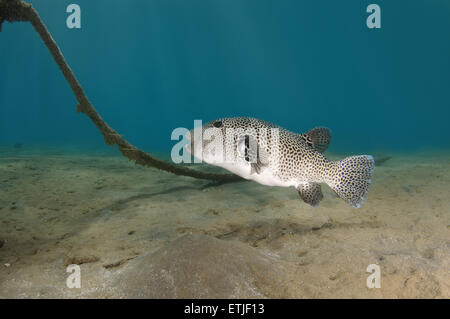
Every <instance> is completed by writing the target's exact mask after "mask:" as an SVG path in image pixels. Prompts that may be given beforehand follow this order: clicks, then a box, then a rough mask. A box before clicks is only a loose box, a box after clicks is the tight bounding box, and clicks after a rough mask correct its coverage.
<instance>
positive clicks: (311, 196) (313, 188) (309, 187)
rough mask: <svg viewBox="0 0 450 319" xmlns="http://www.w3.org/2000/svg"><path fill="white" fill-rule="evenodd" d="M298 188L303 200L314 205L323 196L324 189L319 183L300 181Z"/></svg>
mask: <svg viewBox="0 0 450 319" xmlns="http://www.w3.org/2000/svg"><path fill="white" fill-rule="evenodd" d="M296 188H297V191H298V194H299V195H300V197H301V198H302V199H303V201H304V202H305V203H307V204H309V205H311V206H313V207H314V206H317V204H319V202H320V201H321V200H322V198H323V194H322V189H321V188H320V185H319V184H316V183H300V184H299V185H298V186H297V187H296Z"/></svg>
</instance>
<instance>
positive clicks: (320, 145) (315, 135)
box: [301, 127, 331, 153]
mask: <svg viewBox="0 0 450 319" xmlns="http://www.w3.org/2000/svg"><path fill="white" fill-rule="evenodd" d="M301 136H302V138H303V139H304V140H305V142H306V143H307V144H308V145H309V146H311V147H312V148H314V149H315V150H316V151H318V152H320V153H323V152H325V150H326V149H327V148H328V146H329V145H330V142H331V131H330V129H329V128H326V127H315V128H313V129H312V130H309V131H308V132H306V133H303V134H302V135H301Z"/></svg>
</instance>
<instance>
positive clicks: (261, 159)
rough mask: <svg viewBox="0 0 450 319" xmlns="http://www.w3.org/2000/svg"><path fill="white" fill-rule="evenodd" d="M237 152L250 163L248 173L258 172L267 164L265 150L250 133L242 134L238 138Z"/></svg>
mask: <svg viewBox="0 0 450 319" xmlns="http://www.w3.org/2000/svg"><path fill="white" fill-rule="evenodd" d="M238 153H239V156H241V157H242V158H243V159H244V160H245V161H246V162H247V163H249V164H250V168H251V171H250V174H255V173H256V174H260V173H261V170H262V169H263V168H264V167H265V166H267V153H266V151H265V150H264V148H262V147H261V146H260V145H259V144H258V142H257V140H256V138H255V137H253V136H251V135H242V136H240V137H239V138H238Z"/></svg>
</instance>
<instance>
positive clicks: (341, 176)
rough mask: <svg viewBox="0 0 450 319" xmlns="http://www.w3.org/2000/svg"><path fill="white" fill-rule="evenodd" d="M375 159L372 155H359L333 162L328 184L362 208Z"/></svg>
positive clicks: (348, 201)
mask: <svg viewBox="0 0 450 319" xmlns="http://www.w3.org/2000/svg"><path fill="white" fill-rule="evenodd" d="M374 166H375V161H374V159H373V157H372V156H371V155H358V156H350V157H347V158H344V159H343V160H341V161H337V162H333V163H332V165H331V176H330V178H329V181H328V182H327V184H328V185H329V186H330V187H331V188H332V189H333V190H334V191H335V192H336V194H337V195H338V196H339V197H340V198H342V199H343V200H345V201H346V202H347V203H349V204H350V205H352V206H354V207H356V208H360V207H361V205H362V204H363V203H364V200H365V198H366V195H367V192H368V191H369V185H370V183H371V182H372V175H373V170H374Z"/></svg>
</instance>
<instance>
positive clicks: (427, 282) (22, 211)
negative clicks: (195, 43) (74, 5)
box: [0, 151, 450, 298]
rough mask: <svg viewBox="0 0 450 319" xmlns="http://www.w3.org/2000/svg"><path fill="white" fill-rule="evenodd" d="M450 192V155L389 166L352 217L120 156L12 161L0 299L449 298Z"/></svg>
mask: <svg viewBox="0 0 450 319" xmlns="http://www.w3.org/2000/svg"><path fill="white" fill-rule="evenodd" d="M331 157H333V156H331ZM335 157H336V158H338V157H337V156H335ZM340 158H341V157H340ZM196 168H197V169H206V170H215V168H211V167H208V166H206V165H197V166H196ZM449 187H450V155H448V154H447V155H442V154H441V155H433V154H422V155H420V154H414V155H411V154H403V155H402V154H397V155H393V157H392V159H390V160H389V161H386V162H385V163H383V164H382V165H380V166H377V167H376V168H375V174H374V178H373V183H372V187H371V190H370V192H369V195H368V196H367V199H366V202H365V204H364V205H363V207H362V208H361V209H355V208H352V207H350V206H349V205H347V204H346V203H345V202H343V201H342V200H340V199H339V198H337V197H336V195H334V193H333V191H331V190H330V189H329V188H328V187H327V186H323V187H322V189H323V191H324V199H323V200H322V202H321V203H320V205H319V206H318V207H317V208H312V207H309V206H308V205H306V204H304V203H303V202H302V201H301V200H300V198H299V196H298V194H297V192H296V191H295V189H293V188H291V189H288V188H277V187H266V186H262V185H259V184H256V183H253V182H237V183H229V184H223V185H217V184H214V183H211V182H208V181H202V180H195V179H193V178H189V177H179V176H174V175H171V174H169V173H166V172H162V171H158V170H156V169H150V168H145V167H139V166H136V165H134V164H133V163H131V162H129V161H127V159H125V158H123V157H121V156H112V155H98V154H97V155H96V154H87V155H72V154H59V155H58V154H51V153H48V154H47V153H45V154H44V153H33V152H28V153H24V152H18V151H17V152H12V151H11V152H6V153H5V152H3V154H2V155H0V297H1V298H140V297H142V298H449V297H450V196H449V195H450V192H449V189H450V188H449ZM69 264H78V265H79V266H80V278H81V288H68V286H67V279H68V277H69V276H70V273H68V272H67V271H66V270H67V265H69ZM371 264H376V265H379V267H380V271H381V288H368V287H367V286H366V282H367V277H368V276H369V275H370V273H368V272H366V270H367V267H368V266H369V265H371Z"/></svg>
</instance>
